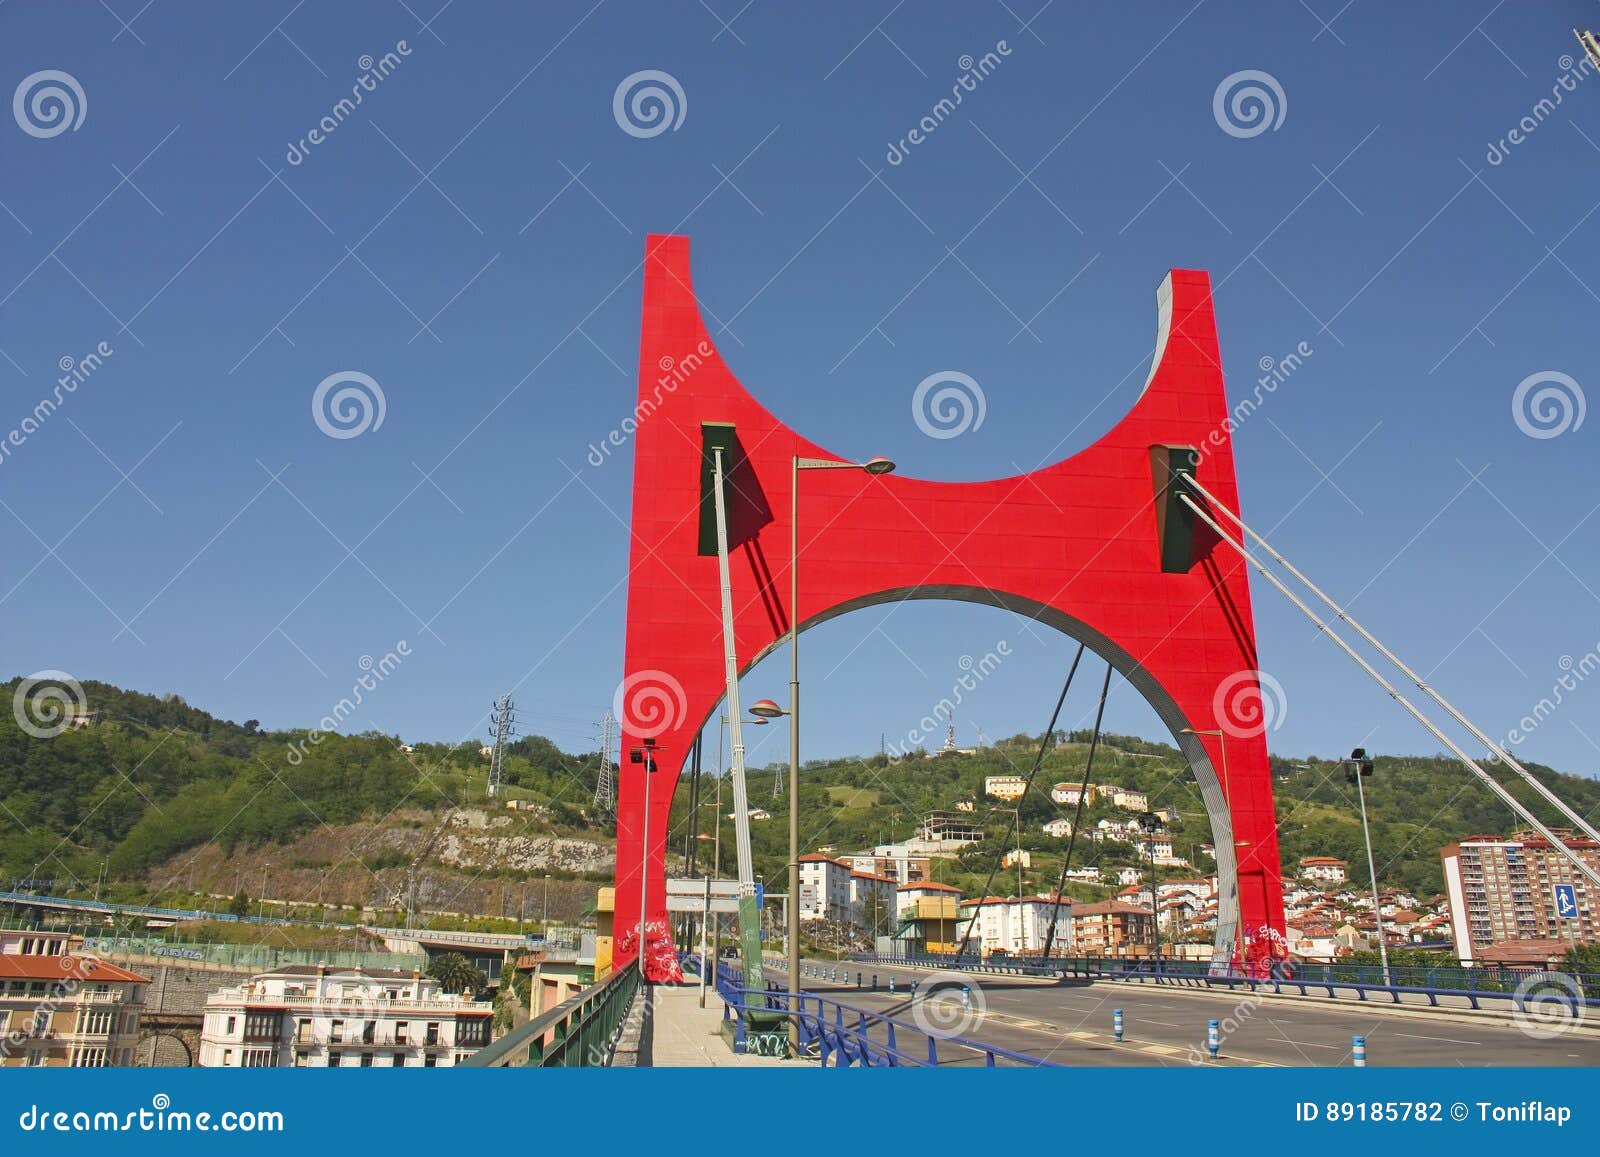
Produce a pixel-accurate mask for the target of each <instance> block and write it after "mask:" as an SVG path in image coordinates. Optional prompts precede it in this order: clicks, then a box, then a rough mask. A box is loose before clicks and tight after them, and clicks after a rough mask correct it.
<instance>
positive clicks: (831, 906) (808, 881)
mask: <svg viewBox="0 0 1600 1157" xmlns="http://www.w3.org/2000/svg"><path fill="white" fill-rule="evenodd" d="M851 872H852V869H851V867H850V865H849V864H846V863H845V862H844V861H843V860H834V859H830V858H829V857H827V856H821V855H818V854H817V853H815V852H811V853H808V854H807V855H804V856H801V857H800V919H802V920H831V921H833V922H834V923H836V924H848V923H850V922H851V908H852V904H851V900H850V896H851V884H850V877H851Z"/></svg>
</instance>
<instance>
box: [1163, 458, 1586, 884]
mask: <svg viewBox="0 0 1600 1157" xmlns="http://www.w3.org/2000/svg"><path fill="white" fill-rule="evenodd" d="M1183 478H1184V481H1185V482H1186V483H1187V484H1188V485H1189V486H1192V487H1193V488H1194V490H1195V492H1196V493H1199V494H1205V491H1203V490H1202V489H1200V487H1199V485H1198V484H1197V483H1195V482H1194V481H1193V479H1192V478H1191V477H1190V476H1188V475H1183ZM1208 497H1209V496H1208ZM1177 498H1178V501H1179V502H1181V503H1183V505H1184V506H1185V507H1187V508H1188V509H1189V510H1190V511H1192V512H1193V513H1194V515H1195V517H1196V518H1198V519H1200V521H1202V522H1204V523H1205V524H1206V525H1207V526H1209V527H1210V528H1211V529H1212V530H1213V531H1215V532H1216V534H1217V536H1218V537H1219V538H1220V539H1221V540H1222V541H1223V542H1225V543H1227V544H1228V545H1229V546H1231V547H1233V549H1234V550H1236V551H1237V552H1238V553H1239V556H1240V557H1241V558H1243V559H1244V560H1245V562H1246V563H1248V564H1249V565H1250V566H1251V567H1253V568H1255V570H1256V572H1257V573H1258V574H1260V575H1261V577H1262V578H1264V579H1266V580H1267V581H1268V582H1270V583H1271V584H1272V585H1273V586H1274V587H1276V588H1277V589H1278V590H1279V592H1281V593H1282V594H1283V596H1284V597H1285V598H1287V599H1288V600H1289V601H1290V602H1291V603H1293V604H1294V605H1295V607H1296V608H1298V609H1299V611H1300V613H1301V614H1303V615H1305V616H1306V618H1308V619H1310V620H1311V622H1312V624H1313V625H1314V626H1315V627H1316V628H1317V629H1318V630H1319V631H1321V632H1322V633H1323V634H1325V635H1327V636H1328V638H1330V639H1332V640H1333V642H1334V643H1335V644H1336V645H1337V646H1338V647H1339V649H1340V650H1342V651H1343V652H1344V653H1345V654H1347V655H1349V656H1350V658H1352V659H1354V660H1355V662H1356V664H1357V665H1358V666H1359V667H1360V668H1361V669H1362V670H1363V671H1365V672H1366V674H1367V676H1368V677H1369V678H1371V679H1372V680H1373V682H1375V683H1377V684H1378V686H1380V687H1382V688H1383V690H1384V691H1385V692H1387V693H1388V695H1389V697H1390V698H1391V699H1393V700H1394V701H1395V702H1396V703H1398V704H1400V706H1401V707H1403V708H1405V710H1406V712H1407V713H1408V714H1410V715H1411V717H1412V718H1414V719H1415V720H1416V721H1417V722H1418V723H1420V724H1422V726H1423V727H1425V728H1426V729H1427V730H1428V732H1429V733H1430V734H1431V735H1432V736H1433V737H1434V738H1435V739H1437V740H1438V741H1439V742H1440V743H1443V744H1444V745H1445V746H1446V747H1448V748H1449V749H1450V750H1451V751H1452V752H1453V753H1454V754H1455V756H1456V758H1457V759H1459V760H1461V762H1462V763H1464V764H1466V766H1467V768H1468V769H1469V770H1470V771H1471V772H1472V773H1473V774H1474V775H1475V776H1477V777H1478V779H1479V780H1481V781H1482V782H1483V784H1484V786H1485V787H1487V788H1488V789H1489V790H1490V791H1492V792H1493V793H1494V794H1495V795H1496V796H1498V797H1499V798H1500V800H1501V801H1502V802H1503V803H1505V805H1506V806H1507V807H1509V808H1510V809H1511V810H1512V811H1514V812H1516V814H1517V815H1519V816H1521V817H1522V818H1523V819H1524V820H1526V821H1527V822H1528V824H1529V826H1531V827H1532V828H1533V829H1534V830H1535V831H1537V832H1538V833H1539V834H1540V835H1541V836H1543V837H1544V838H1545V839H1546V840H1548V841H1549V842H1550V845H1551V847H1553V848H1555V849H1556V850H1557V851H1558V852H1560V853H1561V854H1562V855H1564V856H1565V857H1566V858H1567V859H1568V860H1569V861H1570V862H1571V863H1572V864H1573V866H1574V867H1576V868H1577V869H1578V870H1579V871H1581V872H1582V873H1583V874H1584V875H1585V876H1587V877H1588V878H1589V879H1590V880H1592V881H1593V882H1594V883H1595V884H1596V885H1600V870H1597V869H1595V868H1594V867H1591V866H1590V865H1589V864H1588V863H1587V862H1586V861H1585V860H1584V859H1583V858H1582V857H1580V856H1579V855H1578V854H1577V853H1576V852H1574V851H1573V850H1572V849H1571V848H1569V847H1567V844H1566V841H1564V840H1562V839H1559V838H1558V837H1557V836H1556V834H1555V833H1554V832H1552V831H1551V830H1550V829H1549V828H1548V827H1547V826H1545V824H1544V823H1543V822H1542V821H1540V819H1539V818H1538V817H1537V816H1535V815H1534V814H1533V813H1532V812H1531V811H1529V810H1528V808H1527V807H1526V806H1524V805H1523V803H1522V801H1521V800H1519V799H1517V797H1516V796H1514V795H1512V794H1511V792H1510V791H1508V790H1507V789H1506V788H1505V786H1504V785H1502V784H1501V783H1500V781H1499V780H1497V779H1495V778H1494V776H1492V775H1490V774H1489V773H1488V772H1487V771H1485V770H1484V769H1483V768H1482V767H1481V766H1480V765H1479V764H1478V762H1477V761H1476V760H1475V759H1473V758H1472V756H1470V755H1468V754H1467V753H1466V751H1465V750H1464V749H1463V748H1462V747H1461V745H1460V744H1458V743H1457V742H1455V740H1453V739H1451V738H1450V736H1448V735H1446V734H1445V733H1444V731H1442V730H1441V729H1440V728H1439V726H1438V725H1437V724H1435V723H1434V722H1433V720H1431V719H1429V718H1428V716H1427V715H1425V714H1423V712H1422V710H1421V709H1420V708H1418V707H1417V706H1416V705H1415V704H1414V703H1412V702H1411V701H1410V700H1409V699H1407V698H1406V697H1405V696H1404V695H1402V694H1401V693H1400V692H1399V691H1398V690H1397V689H1396V688H1395V686H1394V684H1393V683H1391V682H1390V681H1389V680H1388V679H1386V678H1385V677H1384V676H1383V674H1382V673H1381V672H1380V671H1379V670H1378V669H1377V668H1376V667H1374V666H1373V665H1372V664H1371V663H1369V662H1368V661H1367V659H1366V658H1365V657H1364V656H1363V655H1362V654H1361V653H1360V652H1359V651H1357V650H1356V649H1355V648H1354V647H1352V646H1351V645H1350V644H1349V643H1348V642H1346V641H1345V639H1344V638H1343V637H1342V636H1341V635H1339V634H1338V632H1336V631H1335V630H1334V629H1333V628H1332V627H1330V626H1329V625H1328V624H1327V623H1326V622H1324V621H1323V620H1322V618H1321V617H1320V616H1319V615H1318V614H1317V613H1316V612H1315V611H1314V610H1312V609H1311V608H1310V607H1309V606H1307V605H1306V603H1305V601H1304V600H1303V599H1301V598H1300V596H1298V595H1296V594H1295V593H1294V592H1293V591H1292V590H1290V589H1289V587H1288V585H1287V584H1286V583H1284V581H1283V580H1282V579H1280V578H1279V577H1278V576H1277V575H1276V574H1274V573H1273V572H1272V570H1271V569H1270V568H1268V567H1267V565H1266V564H1265V563H1263V562H1262V561H1261V560H1260V559H1258V558H1256V556H1255V555H1253V554H1252V553H1250V551H1249V549H1248V548H1247V547H1246V546H1245V544H1244V543H1243V542H1241V541H1240V540H1239V539H1237V538H1235V537H1234V536H1233V535H1231V534H1229V533H1228V532H1227V531H1226V530H1224V529H1223V528H1222V527H1221V526H1220V525H1219V524H1218V523H1217V521H1216V519H1214V518H1212V517H1211V515H1210V514H1209V513H1208V512H1207V511H1206V508H1205V507H1204V506H1202V505H1201V504H1200V503H1198V502H1196V501H1195V500H1194V498H1193V497H1191V496H1190V495H1189V494H1187V493H1183V492H1181V491H1180V492H1179V493H1178V495H1177ZM1211 501H1213V502H1215V501H1216V500H1215V499H1212V500H1211ZM1217 505H1218V506H1219V507H1220V506H1221V505H1222V504H1221V503H1217ZM1231 517H1233V518H1235V519H1237V518H1238V516H1237V515H1231ZM1240 525H1241V526H1243V525H1244V524H1243V523H1242V522H1241V523H1240ZM1247 529H1248V528H1247ZM1308 585H1309V584H1308ZM1323 597H1324V598H1326V596H1323ZM1329 601H1330V602H1331V600H1329ZM1342 617H1344V618H1345V620H1346V621H1347V622H1348V621H1349V618H1348V616H1342ZM1363 635H1365V632H1364V631H1363ZM1367 637H1369V638H1370V636H1367ZM1397 662H1398V660H1397ZM1424 689H1425V690H1426V686H1425V685H1424ZM1555 802H1556V803H1557V805H1558V806H1559V807H1560V809H1561V811H1562V813H1563V814H1566V815H1571V814H1572V813H1571V811H1570V809H1568V808H1567V807H1566V805H1565V804H1561V803H1560V801H1559V800H1557V801H1555ZM1582 826H1584V827H1585V828H1587V827H1588V825H1587V824H1584V825H1582Z"/></svg>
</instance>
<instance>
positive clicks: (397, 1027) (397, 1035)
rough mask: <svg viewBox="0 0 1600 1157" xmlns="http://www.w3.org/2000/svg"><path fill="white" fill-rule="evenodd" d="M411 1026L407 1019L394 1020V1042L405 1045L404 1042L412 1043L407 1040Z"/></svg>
mask: <svg viewBox="0 0 1600 1157" xmlns="http://www.w3.org/2000/svg"><path fill="white" fill-rule="evenodd" d="M409 1027H410V1026H409V1023H408V1022H407V1021H403V1020H397V1021H395V1022H394V1043H395V1044H397V1045H403V1044H410V1043H411V1042H410V1041H408V1040H406V1031H407V1029H408V1028H409Z"/></svg>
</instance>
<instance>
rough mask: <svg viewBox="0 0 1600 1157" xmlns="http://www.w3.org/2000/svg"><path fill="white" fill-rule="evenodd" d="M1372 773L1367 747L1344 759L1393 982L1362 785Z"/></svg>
mask: <svg viewBox="0 0 1600 1157" xmlns="http://www.w3.org/2000/svg"><path fill="white" fill-rule="evenodd" d="M1371 774H1372V760H1370V759H1368V758H1367V749H1366V748H1365V747H1358V748H1356V749H1355V750H1354V751H1352V752H1351V753H1350V758H1349V759H1346V760H1344V778H1345V782H1347V783H1353V784H1355V785H1356V799H1357V800H1359V801H1360V803H1361V838H1362V839H1363V840H1365V841H1366V844H1367V872H1368V874H1369V875H1370V876H1371V878H1372V916H1373V919H1375V920H1376V921H1377V922H1378V959H1379V960H1380V961H1382V963H1383V982H1384V983H1385V984H1393V983H1394V977H1393V976H1392V975H1391V974H1390V972H1389V941H1388V938H1387V937H1386V936H1384V934H1383V900H1382V899H1381V898H1380V897H1379V895H1378V868H1377V864H1376V862H1375V861H1374V860H1373V858H1372V829H1371V828H1369V827H1368V826H1367V791H1366V788H1365V787H1364V786H1363V785H1362V782H1361V781H1362V780H1364V779H1366V778H1367V776H1369V775H1371Z"/></svg>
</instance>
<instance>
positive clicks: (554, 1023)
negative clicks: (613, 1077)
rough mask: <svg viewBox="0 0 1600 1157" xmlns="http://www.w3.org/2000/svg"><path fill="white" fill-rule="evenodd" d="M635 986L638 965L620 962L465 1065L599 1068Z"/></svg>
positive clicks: (608, 1060)
mask: <svg viewBox="0 0 1600 1157" xmlns="http://www.w3.org/2000/svg"><path fill="white" fill-rule="evenodd" d="M638 991H639V970H638V969H637V968H624V969H623V970H622V971H621V972H616V973H613V974H612V975H611V976H610V977H608V978H607V979H605V980H603V981H601V982H600V983H599V984H596V985H594V986H593V987H591V988H586V989H584V990H583V991H582V992H580V993H578V995H577V996H574V997H573V998H572V999H570V1000H568V1001H566V1002H565V1003H563V1004H558V1005H557V1006H556V1007H555V1008H552V1009H551V1010H550V1011H549V1012H547V1013H543V1014H542V1015H540V1016H536V1017H534V1018H533V1019H532V1020H530V1021H529V1022H528V1023H527V1024H525V1025H523V1026H521V1027H520V1028H515V1029H512V1030H511V1031H510V1032H508V1033H507V1034H506V1035H505V1036H503V1037H501V1038H500V1039H499V1040H497V1041H495V1042H494V1043H493V1044H491V1045H490V1046H489V1047H488V1048H485V1049H480V1050H478V1051H477V1052H476V1053H473V1054H472V1056H471V1057H469V1058H467V1060H465V1061H463V1062H462V1063H463V1064H464V1065H465V1066H467V1067H468V1068H480V1069H482V1068H522V1067H526V1068H603V1067H604V1066H606V1065H609V1064H610V1063H611V1054H612V1052H613V1050H614V1049H615V1048H616V1043H617V1037H618V1035H619V1034H620V1032H621V1029H622V1021H623V1019H624V1018H625V1017H626V1016H627V1015H628V1009H629V1007H630V1006H631V1005H632V1004H633V998H634V996H635V995H637V993H638Z"/></svg>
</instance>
